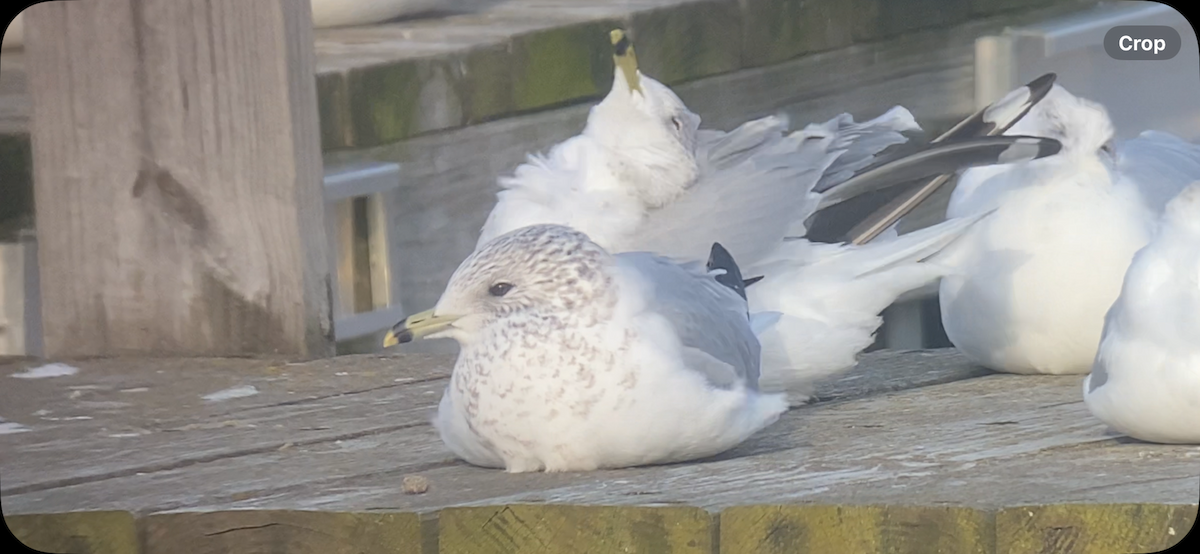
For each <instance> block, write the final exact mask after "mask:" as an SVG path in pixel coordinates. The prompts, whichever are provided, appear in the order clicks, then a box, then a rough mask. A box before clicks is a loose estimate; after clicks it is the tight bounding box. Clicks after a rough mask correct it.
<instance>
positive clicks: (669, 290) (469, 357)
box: [384, 225, 787, 473]
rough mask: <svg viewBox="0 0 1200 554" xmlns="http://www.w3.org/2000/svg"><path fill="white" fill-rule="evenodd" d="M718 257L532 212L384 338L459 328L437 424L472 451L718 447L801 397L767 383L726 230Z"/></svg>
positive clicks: (605, 464) (598, 455)
mask: <svg viewBox="0 0 1200 554" xmlns="http://www.w3.org/2000/svg"><path fill="white" fill-rule="evenodd" d="M710 259H711V260H713V262H712V263H710V266H709V267H708V268H707V269H706V268H705V267H704V266H702V265H701V264H699V263H695V264H685V265H679V264H676V263H674V262H672V261H669V260H667V259H665V258H661V257H658V256H655V255H653V254H649V253H644V252H640V253H621V254H615V255H613V254H610V253H608V252H606V251H605V250H604V249H603V248H601V247H600V246H599V245H597V244H596V243H594V242H592V241H591V240H589V239H588V237H587V236H586V235H584V234H583V233H581V232H578V231H576V230H573V229H570V228H568V227H563V226H558V225H534V226H530V227H525V228H522V229H518V230H516V231H513V232H510V233H507V234H504V235H501V236H499V237H496V238H494V239H492V240H490V241H488V242H487V243H485V244H484V245H482V246H481V247H480V248H479V249H478V250H476V251H475V252H474V253H473V254H471V255H470V256H469V257H468V258H467V259H466V260H465V261H463V263H462V265H460V266H459V267H458V269H457V270H456V271H455V272H454V274H453V275H452V276H451V278H450V282H449V284H448V285H447V286H446V291H445V292H444V293H443V294H442V297H441V299H439V300H438V302H437V304H436V305H435V306H434V308H433V309H432V310H429V311H427V312H422V313H419V314H414V315H413V316H410V317H409V318H407V319H405V320H404V321H402V322H400V323H399V324H397V325H396V327H394V328H393V330H392V331H391V332H389V333H388V336H387V338H385V341H384V344H385V346H388V345H391V344H395V343H396V342H407V341H410V340H413V339H415V338H422V337H437V336H444V337H450V338H453V339H454V340H456V341H458V343H459V345H460V346H461V348H460V351H459V354H458V360H457V361H456V362H455V364H454V370H453V374H452V376H451V379H450V383H449V384H448V385H447V387H446V391H445V393H444V395H443V396H442V400H441V403H440V404H439V406H438V412H437V416H436V419H435V421H434V423H435V426H436V427H437V430H438V432H439V433H440V435H441V438H442V440H443V442H444V443H445V444H446V446H447V447H449V448H450V450H451V451H453V452H454V453H455V454H456V455H458V456H459V457H461V458H462V459H464V460H466V461H467V462H469V463H471V464H474V465H478V466H483V467H494V468H504V469H505V470H506V471H508V472H513V473H517V472H528V471H539V470H544V471H547V472H557V471H586V470H593V469H598V468H617V467H628V466H637V465H645V464H656V463H668V462H680V461H687V460H694V459H698V458H704V457H709V456H713V455H715V454H718V453H720V452H723V451H726V450H728V449H730V448H733V447H734V446H736V445H737V444H739V443H741V442H742V441H744V440H746V439H747V438H748V437H750V436H751V435H752V434H754V433H755V432H757V431H759V430H760V429H762V428H764V427H766V426H767V425H770V424H771V423H773V422H775V421H776V420H777V419H778V418H779V416H780V414H782V413H783V412H784V411H786V410H787V401H786V399H785V397H784V396H783V395H781V394H764V393H762V392H760V391H759V390H758V383H757V381H758V373H759V343H758V341H757V339H756V338H755V336H754V333H753V331H752V330H751V322H750V316H749V314H748V313H747V306H746V302H745V300H744V299H743V298H742V296H740V295H739V290H740V288H739V285H740V284H741V277H740V273H739V270H738V268H737V266H736V265H734V264H733V261H732V258H730V257H729V255H728V252H726V251H724V249H723V248H722V247H721V246H720V245H713V246H712V252H711V256H710ZM729 277H732V278H733V282H734V286H726V285H723V284H721V283H720V282H719V280H723V279H724V278H729Z"/></svg>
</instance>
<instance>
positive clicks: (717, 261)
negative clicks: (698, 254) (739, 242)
mask: <svg viewBox="0 0 1200 554" xmlns="http://www.w3.org/2000/svg"><path fill="white" fill-rule="evenodd" d="M706 267H707V268H708V270H709V271H712V270H714V269H722V270H724V271H725V273H724V274H723V275H717V276H716V279H717V282H718V283H721V284H722V285H725V286H726V287H729V288H730V289H732V290H733V292H736V293H738V296H741V297H742V300H745V299H746V284H745V282H744V281H743V280H742V271H741V269H739V268H738V265H737V262H736V261H734V259H733V255H732V254H730V253H729V251H728V250H726V249H725V247H724V246H721V243H719V242H714V243H713V245H712V250H711V251H710V252H709V254H708V264H707V265H706Z"/></svg>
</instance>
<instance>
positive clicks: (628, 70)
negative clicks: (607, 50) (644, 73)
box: [608, 29, 642, 92]
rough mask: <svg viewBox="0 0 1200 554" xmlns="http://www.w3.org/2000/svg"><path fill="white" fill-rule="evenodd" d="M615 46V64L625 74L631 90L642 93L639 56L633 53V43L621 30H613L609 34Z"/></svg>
mask: <svg viewBox="0 0 1200 554" xmlns="http://www.w3.org/2000/svg"><path fill="white" fill-rule="evenodd" d="M608 35H609V38H611V39H612V45H613V63H614V64H616V66H617V67H619V68H621V73H624V74H625V82H626V83H629V89H630V90H636V91H638V92H641V91H642V85H641V82H640V80H639V77H638V66H637V55H636V54H634V53H633V42H632V41H630V40H629V37H628V36H626V35H625V31H622V30H621V29H613V30H612V32H610V33H609V34H608Z"/></svg>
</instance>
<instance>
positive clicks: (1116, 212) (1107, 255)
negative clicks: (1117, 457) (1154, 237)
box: [938, 85, 1200, 374]
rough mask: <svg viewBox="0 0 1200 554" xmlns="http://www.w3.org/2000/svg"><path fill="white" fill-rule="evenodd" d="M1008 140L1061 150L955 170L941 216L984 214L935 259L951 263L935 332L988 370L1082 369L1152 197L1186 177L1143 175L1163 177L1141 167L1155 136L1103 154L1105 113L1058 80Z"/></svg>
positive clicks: (1107, 131)
mask: <svg viewBox="0 0 1200 554" xmlns="http://www.w3.org/2000/svg"><path fill="white" fill-rule="evenodd" d="M1008 134H1029V135H1037V136H1048V137H1052V138H1056V139H1059V140H1060V141H1062V143H1063V150H1062V152H1061V153H1060V154H1058V155H1055V156H1051V157H1048V158H1044V159H1041V160H1035V161H1031V162H1024V163H1018V164H1012V165H1009V166H993V167H985V168H976V169H970V170H968V171H965V172H964V173H963V174H962V176H961V178H960V180H959V184H958V186H957V188H956V189H955V191H954V193H953V195H952V197H951V200H950V204H949V207H948V208H947V213H946V215H947V217H952V218H953V217H965V216H968V215H972V214H981V213H984V212H988V211H993V213H992V214H991V215H990V216H989V217H987V218H986V219H985V220H984V221H981V222H980V223H979V224H978V225H975V226H973V227H972V228H971V229H970V230H969V231H967V233H966V234H965V235H964V236H963V237H962V238H961V239H960V240H959V241H958V242H956V243H955V244H954V245H953V246H951V247H950V248H948V249H947V250H946V251H945V252H944V253H943V254H941V255H940V257H939V259H938V261H939V262H941V263H945V264H947V265H952V266H954V268H955V272H954V273H952V274H950V275H948V276H947V277H946V278H944V279H943V280H942V282H941V285H940V291H939V299H940V302H941V310H942V321H943V324H944V326H945V329H946V334H947V336H948V337H949V338H950V340H951V342H952V343H953V344H954V346H955V347H956V348H957V349H958V350H959V351H961V352H962V353H963V354H965V355H966V356H967V357H968V358H970V359H971V360H973V361H975V362H976V363H979V364H981V365H984V366H985V367H988V368H991V369H993V370H997V371H1004V372H1011V373H1026V374H1029V373H1048V374H1081V373H1087V371H1088V370H1089V368H1090V367H1091V365H1092V361H1093V359H1094V358H1095V355H1096V348H1097V345H1098V344H1099V341H1100V333H1101V330H1102V328H1103V325H1104V314H1105V313H1106V312H1107V310H1108V308H1109V307H1110V306H1111V305H1112V303H1113V301H1114V300H1116V298H1117V296H1118V294H1119V293H1120V289H1121V282H1122V279H1123V278H1124V275H1125V270H1126V269H1127V268H1128V267H1129V263H1130V260H1131V259H1132V258H1133V255H1134V253H1135V252H1137V250H1138V249H1140V248H1142V247H1143V246H1145V245H1146V243H1147V242H1148V241H1149V239H1150V236H1151V234H1152V233H1153V232H1154V228H1155V225H1156V223H1155V222H1156V218H1157V216H1158V211H1159V210H1161V205H1162V204H1163V203H1164V202H1163V201H1162V200H1161V199H1160V198H1159V197H1160V196H1161V195H1163V194H1166V193H1169V194H1172V195H1173V194H1174V193H1175V192H1178V190H1179V189H1180V188H1182V186H1183V185H1185V184H1186V182H1185V181H1183V180H1182V177H1181V175H1183V174H1184V173H1187V172H1193V170H1192V169H1190V168H1172V169H1169V170H1166V171H1167V173H1170V175H1169V176H1168V178H1167V179H1154V177H1155V176H1157V175H1163V171H1164V170H1160V169H1155V168H1153V167H1152V166H1153V165H1155V163H1156V160H1155V159H1154V156H1155V154H1154V152H1155V151H1160V150H1161V149H1160V148H1158V145H1157V144H1154V143H1152V142H1149V141H1155V140H1161V139H1162V137H1160V136H1158V135H1152V136H1150V138H1146V137H1145V136H1143V137H1139V138H1138V139H1135V140H1134V141H1130V142H1128V143H1125V144H1118V145H1117V148H1116V151H1115V153H1114V152H1112V151H1110V150H1107V149H1106V148H1105V143H1106V142H1109V141H1110V140H1111V137H1112V135H1113V129H1112V125H1111V122H1110V121H1109V119H1108V115H1107V113H1106V112H1105V111H1104V108H1103V107H1102V106H1099V105H1098V104H1094V103H1091V102H1089V101H1087V100H1084V99H1080V98H1077V97H1074V96H1072V95H1070V94H1069V93H1067V92H1066V91H1065V90H1064V89H1062V87H1060V86H1058V85H1055V87H1054V89H1052V90H1051V92H1050V93H1049V94H1048V95H1047V96H1046V98H1045V99H1043V100H1042V102H1041V103H1039V104H1037V105H1036V106H1034V108H1033V110H1031V111H1030V113H1029V114H1028V115H1027V116H1026V117H1025V118H1024V119H1022V120H1020V121H1019V122H1018V123H1017V124H1016V125H1015V126H1014V127H1013V128H1012V129H1010V130H1009V131H1008ZM1163 144H1170V145H1171V146H1170V148H1169V149H1179V153H1178V157H1179V158H1180V159H1185V160H1186V159H1187V157H1188V156H1189V155H1190V156H1192V157H1193V158H1195V160H1196V161H1193V162H1191V163H1192V164H1197V163H1200V149H1195V148H1194V147H1192V150H1195V153H1190V154H1189V152H1188V145H1186V143H1183V142H1182V141H1180V140H1179V139H1177V138H1174V137H1170V138H1169V140H1168V141H1167V142H1164V143H1163ZM1147 146H1150V147H1151V148H1147ZM1147 164H1149V166H1147ZM1147 167H1149V169H1147ZM1196 167H1200V166H1196ZM1131 168H1139V169H1138V170H1136V171H1133V170H1131ZM1196 175H1197V177H1200V173H1196ZM1155 208H1158V209H1155Z"/></svg>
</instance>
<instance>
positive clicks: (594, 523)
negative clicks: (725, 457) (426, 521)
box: [438, 504, 713, 554]
mask: <svg viewBox="0 0 1200 554" xmlns="http://www.w3.org/2000/svg"><path fill="white" fill-rule="evenodd" d="M712 523H713V522H712V516H710V515H709V513H708V512H706V511H705V510H702V509H700V508H692V507H686V506H680V507H640V506H637V507H635V506H562V505H529V504H515V505H511V506H488V507H480V508H447V509H445V510H442V511H440V512H439V513H438V547H439V548H440V549H441V552H454V553H461V554H502V553H509V552H555V553H557V552H562V553H571V554H608V553H610V552H629V553H631V554H658V553H666V552H670V553H672V554H710V553H711V552H713V541H712V536H713V525H712Z"/></svg>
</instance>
